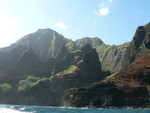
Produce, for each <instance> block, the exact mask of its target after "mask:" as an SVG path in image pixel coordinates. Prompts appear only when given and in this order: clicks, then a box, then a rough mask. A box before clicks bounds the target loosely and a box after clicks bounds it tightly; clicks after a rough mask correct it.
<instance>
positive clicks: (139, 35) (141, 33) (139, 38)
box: [132, 26, 146, 49]
mask: <svg viewBox="0 0 150 113" xmlns="http://www.w3.org/2000/svg"><path fill="white" fill-rule="evenodd" d="M145 35H146V29H145V27H144V26H139V27H138V28H137V30H136V33H135V35H134V37H133V41H132V42H133V43H134V45H135V47H136V49H138V48H139V47H140V45H141V44H142V42H143V40H144V38H145Z"/></svg>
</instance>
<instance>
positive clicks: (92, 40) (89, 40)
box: [75, 37, 103, 47]
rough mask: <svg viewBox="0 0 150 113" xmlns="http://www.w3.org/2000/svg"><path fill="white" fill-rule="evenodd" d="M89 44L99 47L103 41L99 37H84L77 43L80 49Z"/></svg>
mask: <svg viewBox="0 0 150 113" xmlns="http://www.w3.org/2000/svg"><path fill="white" fill-rule="evenodd" d="M87 43H89V44H90V45H91V46H92V47H97V46H100V45H101V44H103V41H102V40H101V39H100V38H98V37H84V38H82V39H78V40H76V41H75V44H76V45H77V46H78V47H82V46H84V45H85V44H87Z"/></svg>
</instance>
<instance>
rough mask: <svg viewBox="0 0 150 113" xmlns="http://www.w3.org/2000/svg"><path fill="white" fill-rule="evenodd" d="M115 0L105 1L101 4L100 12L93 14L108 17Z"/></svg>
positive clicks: (96, 11) (95, 11)
mask: <svg viewBox="0 0 150 113" xmlns="http://www.w3.org/2000/svg"><path fill="white" fill-rule="evenodd" d="M112 2H113V0H103V1H102V2H101V3H100V4H99V10H94V11H93V13H94V14H95V15H97V16H106V15H108V14H109V12H110V7H111V5H112Z"/></svg>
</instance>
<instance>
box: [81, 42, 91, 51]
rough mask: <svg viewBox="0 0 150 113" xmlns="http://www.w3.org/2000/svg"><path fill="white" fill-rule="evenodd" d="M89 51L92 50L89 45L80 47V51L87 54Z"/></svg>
mask: <svg viewBox="0 0 150 113" xmlns="http://www.w3.org/2000/svg"><path fill="white" fill-rule="evenodd" d="M91 49H92V47H91V45H90V44H89V43H87V44H86V45H84V46H83V47H81V49H80V50H82V51H85V52H86V53H87V52H88V51H90V50H91Z"/></svg>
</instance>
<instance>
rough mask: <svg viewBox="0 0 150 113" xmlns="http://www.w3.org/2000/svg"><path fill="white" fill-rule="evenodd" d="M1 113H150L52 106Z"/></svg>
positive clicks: (4, 108)
mask: <svg viewBox="0 0 150 113" xmlns="http://www.w3.org/2000/svg"><path fill="white" fill-rule="evenodd" d="M0 113H150V110H148V109H87V108H65V107H50V106H24V105H6V104H1V105H0Z"/></svg>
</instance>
